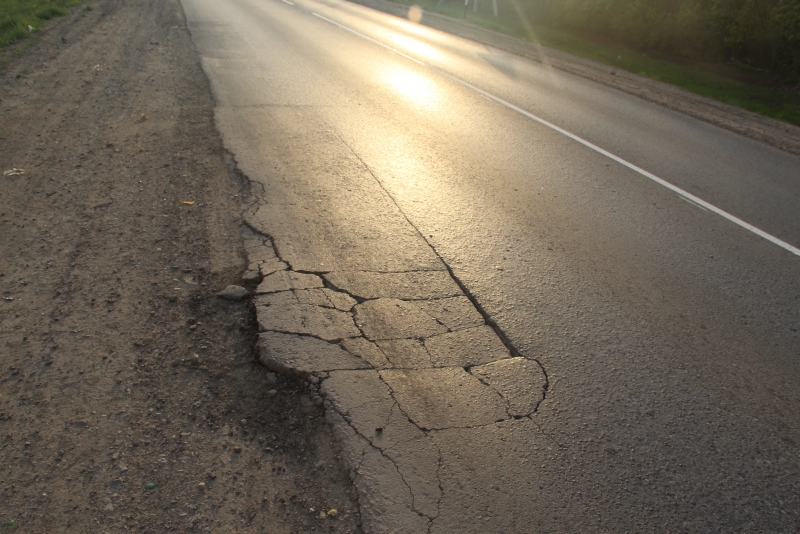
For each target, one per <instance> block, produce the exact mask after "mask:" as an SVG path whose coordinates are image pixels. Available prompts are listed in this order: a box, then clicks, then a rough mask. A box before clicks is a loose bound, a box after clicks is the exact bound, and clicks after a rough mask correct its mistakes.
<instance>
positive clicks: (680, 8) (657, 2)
mask: <svg viewBox="0 0 800 534" xmlns="http://www.w3.org/2000/svg"><path fill="white" fill-rule="evenodd" d="M520 1H521V3H522V5H523V6H525V9H526V11H527V12H528V13H527V14H528V16H529V17H530V19H531V20H532V22H534V23H538V24H545V25H548V26H552V27H562V28H569V29H573V30H578V31H580V32H585V33H588V34H593V35H596V36H604V37H608V38H611V39H613V40H614V41H617V42H619V43H622V44H625V45H628V46H631V47H634V48H637V49H642V50H644V49H651V50H658V51H662V52H667V53H671V54H678V55H682V56H685V57H690V58H695V59H703V60H712V61H735V62H740V63H742V64H745V65H749V66H751V67H754V68H758V69H764V70H768V71H771V72H779V73H793V74H800V0H520Z"/></svg>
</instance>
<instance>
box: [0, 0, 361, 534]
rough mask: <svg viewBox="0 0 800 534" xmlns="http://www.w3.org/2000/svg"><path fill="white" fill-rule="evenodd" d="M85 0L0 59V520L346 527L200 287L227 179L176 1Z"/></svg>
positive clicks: (319, 444) (237, 305) (241, 327)
mask: <svg viewBox="0 0 800 534" xmlns="http://www.w3.org/2000/svg"><path fill="white" fill-rule="evenodd" d="M91 6H92V8H93V9H92V10H91V11H84V10H83V9H82V6H80V7H77V8H75V9H74V10H73V12H72V13H71V14H70V15H69V16H68V17H63V18H61V19H58V20H57V21H54V22H53V23H52V24H50V25H49V26H48V28H47V29H46V30H45V31H44V32H43V33H41V34H36V35H35V36H34V37H32V38H31V39H30V40H27V41H25V42H21V43H18V44H17V45H15V46H14V47H11V48H10V49H7V50H4V51H3V55H2V59H3V61H2V63H0V64H1V65H2V67H3V72H2V74H1V75H0V166H2V167H0V169H1V170H2V172H3V173H5V172H6V171H11V170H12V169H14V168H16V169H21V170H22V171H24V172H19V171H17V172H16V173H12V172H10V173H8V174H7V175H5V174H3V175H0V466H2V476H0V530H1V531H2V532H9V533H10V532H25V533H34V534H38V533H46V534H50V533H56V532H67V533H75V532H93V533H94V532H97V533H100V532H148V533H162V532H214V533H223V532H230V533H234V532H235V533H242V532H253V533H259V534H260V533H263V532H270V533H285V534H289V533H297V532H304V533H306V532H313V531H315V530H317V529H319V530H324V531H328V532H329V531H335V532H357V531H358V521H359V520H358V515H357V503H356V502H355V498H354V495H352V485H351V482H350V480H349V478H348V476H347V472H346V470H344V468H343V467H342V466H341V465H340V462H339V460H338V459H337V458H336V455H335V451H336V449H335V448H334V447H333V446H332V443H331V442H332V441H333V436H332V433H331V432H330V431H328V430H327V429H328V425H326V424H325V421H324V414H323V413H322V410H321V409H320V408H318V407H316V406H314V404H313V402H312V401H311V396H310V395H308V391H307V388H302V387H300V386H298V385H297V384H296V383H295V382H292V381H289V380H286V379H283V378H282V377H276V376H274V375H272V374H270V373H268V371H267V370H266V369H264V367H263V366H261V365H260V364H259V363H258V362H257V361H256V359H255V352H254V347H253V345H254V342H255V335H256V328H257V327H256V324H255V321H254V314H253V313H252V312H251V310H250V306H249V304H248V303H247V302H230V301H225V300H221V299H218V298H217V297H216V293H217V292H218V291H219V290H221V289H223V288H225V287H226V285H228V284H230V283H232V282H236V283H238V282H239V281H240V279H241V274H242V273H243V272H244V271H245V269H246V268H247V263H246V261H245V256H244V253H245V249H244V241H243V238H242V237H241V236H240V230H241V218H240V215H239V214H240V211H241V198H242V197H243V196H245V195H248V194H249V193H248V191H247V187H246V186H247V184H246V183H243V181H242V179H241V177H239V176H237V174H236V173H235V172H233V168H232V166H231V165H230V164H229V163H230V161H229V160H226V157H225V152H224V150H223V148H222V144H221V143H220V140H219V136H218V134H217V131H216V130H215V128H214V122H213V98H212V96H211V93H210V91H209V87H208V83H207V80H206V78H205V76H204V75H203V72H202V69H201V68H200V65H199V62H198V58H197V56H196V54H195V52H194V48H193V46H192V43H191V41H190V39H189V34H188V32H187V31H186V27H185V23H184V18H183V13H182V11H181V6H180V3H179V2H177V1H174V0H165V1H150V0H125V1H118V0H98V1H95V2H92V3H91ZM143 114H144V115H146V116H147V119H146V120H144V119H143ZM183 201H187V202H194V204H184V203H183ZM149 484H153V486H152V487H151V488H152V489H149V486H148V485H149ZM332 509H337V512H338V513H337V514H336V517H335V518H332V517H330V516H328V514H327V512H329V511H331V510H332ZM323 511H324V512H325V513H326V515H325V517H324V518H323V517H320V513H321V512H323ZM319 530H318V531H319Z"/></svg>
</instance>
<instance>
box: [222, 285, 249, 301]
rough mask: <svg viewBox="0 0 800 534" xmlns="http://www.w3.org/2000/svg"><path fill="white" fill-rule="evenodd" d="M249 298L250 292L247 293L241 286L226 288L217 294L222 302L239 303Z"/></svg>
mask: <svg viewBox="0 0 800 534" xmlns="http://www.w3.org/2000/svg"><path fill="white" fill-rule="evenodd" d="M248 296H250V292H248V291H247V290H246V289H245V288H243V287H242V286H233V285H231V286H228V287H226V288H225V289H223V290H222V291H220V292H219V293H217V297H219V298H221V299H224V300H233V301H240V300H244V299H246V298H247V297H248Z"/></svg>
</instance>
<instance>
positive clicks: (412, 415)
mask: <svg viewBox="0 0 800 534" xmlns="http://www.w3.org/2000/svg"><path fill="white" fill-rule="evenodd" d="M380 376H381V378H382V379H383V380H384V381H385V382H386V384H388V385H389V387H390V388H391V390H392V397H394V399H395V400H396V401H397V404H398V405H399V406H400V408H401V409H402V410H403V412H405V413H406V415H408V417H409V419H411V421H413V422H414V423H415V424H416V425H417V426H418V427H420V428H421V429H425V430H436V429H444V428H456V427H471V426H480V425H488V424H491V423H496V422H498V421H503V420H505V419H507V418H508V412H507V411H506V401H505V399H503V398H502V397H501V396H500V395H499V394H498V393H497V392H496V391H494V390H492V389H490V388H489V387H487V386H486V385H485V384H483V383H481V382H480V380H478V379H477V378H475V377H474V376H472V375H471V374H469V373H467V372H466V371H465V370H464V369H462V368H460V367H446V368H440V369H387V370H384V371H381V372H380Z"/></svg>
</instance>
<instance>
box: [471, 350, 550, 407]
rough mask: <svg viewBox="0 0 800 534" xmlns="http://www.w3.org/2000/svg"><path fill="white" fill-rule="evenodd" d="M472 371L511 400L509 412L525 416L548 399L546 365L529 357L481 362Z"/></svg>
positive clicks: (509, 401)
mask: <svg viewBox="0 0 800 534" xmlns="http://www.w3.org/2000/svg"><path fill="white" fill-rule="evenodd" d="M470 372H471V373H472V374H473V375H474V376H476V377H477V378H478V379H479V380H480V381H481V382H483V383H485V384H487V385H488V386H489V387H491V388H492V389H494V390H495V391H497V392H498V393H499V394H500V395H501V396H502V397H503V398H504V399H506V400H507V401H508V413H509V415H511V416H513V417H524V416H527V415H530V414H532V413H533V412H534V411H536V408H537V407H538V406H539V403H540V402H542V399H544V393H545V386H546V384H547V377H545V375H544V371H543V370H542V367H541V366H540V365H539V364H538V363H536V362H535V361H531V360H528V359H527V358H509V359H506V360H500V361H497V362H492V363H487V364H486V365H479V366H477V367H473V368H472V369H470Z"/></svg>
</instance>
